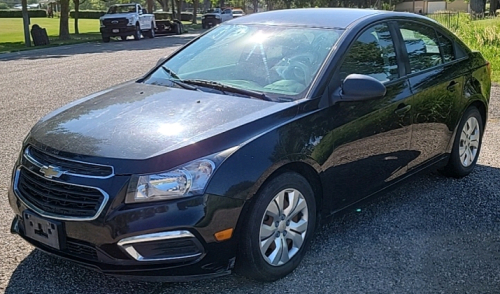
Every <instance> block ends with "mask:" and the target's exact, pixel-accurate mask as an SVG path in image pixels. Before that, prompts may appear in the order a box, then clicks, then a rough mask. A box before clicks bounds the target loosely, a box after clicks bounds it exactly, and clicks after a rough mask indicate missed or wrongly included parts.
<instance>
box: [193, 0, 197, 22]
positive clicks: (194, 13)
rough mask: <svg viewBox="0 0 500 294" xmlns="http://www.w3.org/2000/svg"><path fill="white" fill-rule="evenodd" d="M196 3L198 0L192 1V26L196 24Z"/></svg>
mask: <svg viewBox="0 0 500 294" xmlns="http://www.w3.org/2000/svg"><path fill="white" fill-rule="evenodd" d="M198 2H199V0H193V22H192V23H193V24H196V23H197V19H196V17H197V15H196V14H197V12H198Z"/></svg>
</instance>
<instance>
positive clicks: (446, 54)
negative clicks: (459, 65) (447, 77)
mask: <svg viewBox="0 0 500 294" xmlns="http://www.w3.org/2000/svg"><path fill="white" fill-rule="evenodd" d="M438 40H439V47H441V51H442V52H443V58H444V62H449V61H452V60H455V54H454V53H453V43H452V42H451V41H450V40H449V39H448V38H446V37H445V36H443V35H442V34H440V33H438Z"/></svg>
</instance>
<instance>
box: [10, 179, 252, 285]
mask: <svg viewBox="0 0 500 294" xmlns="http://www.w3.org/2000/svg"><path fill="white" fill-rule="evenodd" d="M113 198H114V199H113ZM119 198H121V197H120V196H116V197H111V199H110V202H109V203H108V204H107V205H106V208H105V210H104V211H103V212H102V213H101V215H100V216H99V217H98V218H97V219H95V220H90V221H74V220H55V219H51V218H46V217H42V216H40V215H39V214H37V213H34V212H33V210H32V209H31V207H30V206H31V204H26V203H25V202H24V201H23V200H22V199H20V198H19V197H17V196H16V192H14V189H10V190H9V202H10V205H11V206H12V208H13V210H14V212H15V213H16V216H15V217H14V220H13V222H12V226H11V232H12V233H14V234H18V235H19V236H21V237H22V238H23V239H25V240H26V241H28V242H29V243H31V244H32V245H34V246H36V247H37V248H39V249H41V250H43V251H45V252H47V253H50V254H53V255H56V256H59V257H62V258H64V259H68V260H71V261H73V262H75V263H77V264H80V265H82V266H84V267H87V268H91V269H94V270H98V271H100V272H102V273H104V274H108V275H113V276H120V277H122V278H128V279H134V280H146V281H188V280H197V279H201V278H208V277H214V276H220V275H225V274H229V273H230V272H231V269H232V267H233V266H234V257H235V255H236V246H237V244H236V238H235V236H234V235H233V237H232V238H231V239H229V240H226V241H222V242H218V241H217V240H216V239H215V237H214V234H215V233H216V232H218V231H221V230H224V229H226V228H230V227H232V228H235V227H236V222H237V220H238V217H239V214H240V212H241V207H242V206H243V202H242V201H241V200H235V199H231V198H226V197H220V196H215V195H202V196H195V197H190V198H188V199H178V200H171V201H166V202H156V203H154V202H152V203H147V204H140V205H138V204H135V205H123V204H121V203H120V202H122V201H117V199H119ZM25 213H29V214H31V215H33V216H36V218H37V219H38V218H40V219H41V220H46V221H48V222H49V223H52V224H54V225H56V226H58V228H59V229H58V231H59V237H60V238H59V240H58V243H59V245H60V246H58V247H59V248H55V247H53V246H52V245H48V243H47V242H43V240H42V241H40V240H36V239H34V238H32V237H30V235H31V236H33V233H31V234H27V230H29V229H30V228H29V226H30V225H29V224H28V221H27V220H26V216H25ZM152 237H153V238H152ZM155 237H159V238H155Z"/></svg>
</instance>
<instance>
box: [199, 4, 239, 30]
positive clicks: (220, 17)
mask: <svg viewBox="0 0 500 294" xmlns="http://www.w3.org/2000/svg"><path fill="white" fill-rule="evenodd" d="M232 18H233V11H232V10H231V9H230V8H226V9H224V10H223V9H220V8H212V9H209V10H208V11H207V13H205V14H203V16H202V17H201V26H202V27H203V28H204V29H208V28H211V27H214V26H216V25H218V24H220V23H221V22H225V21H226V20H230V19H232Z"/></svg>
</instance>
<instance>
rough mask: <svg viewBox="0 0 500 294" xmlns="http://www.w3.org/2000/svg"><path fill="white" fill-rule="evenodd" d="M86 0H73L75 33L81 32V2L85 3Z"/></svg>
mask: <svg viewBox="0 0 500 294" xmlns="http://www.w3.org/2000/svg"><path fill="white" fill-rule="evenodd" d="M85 1H86V0H83V1H81V2H80V0H73V4H74V5H75V35H79V34H80V30H78V17H79V12H80V4H83V3H85Z"/></svg>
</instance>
